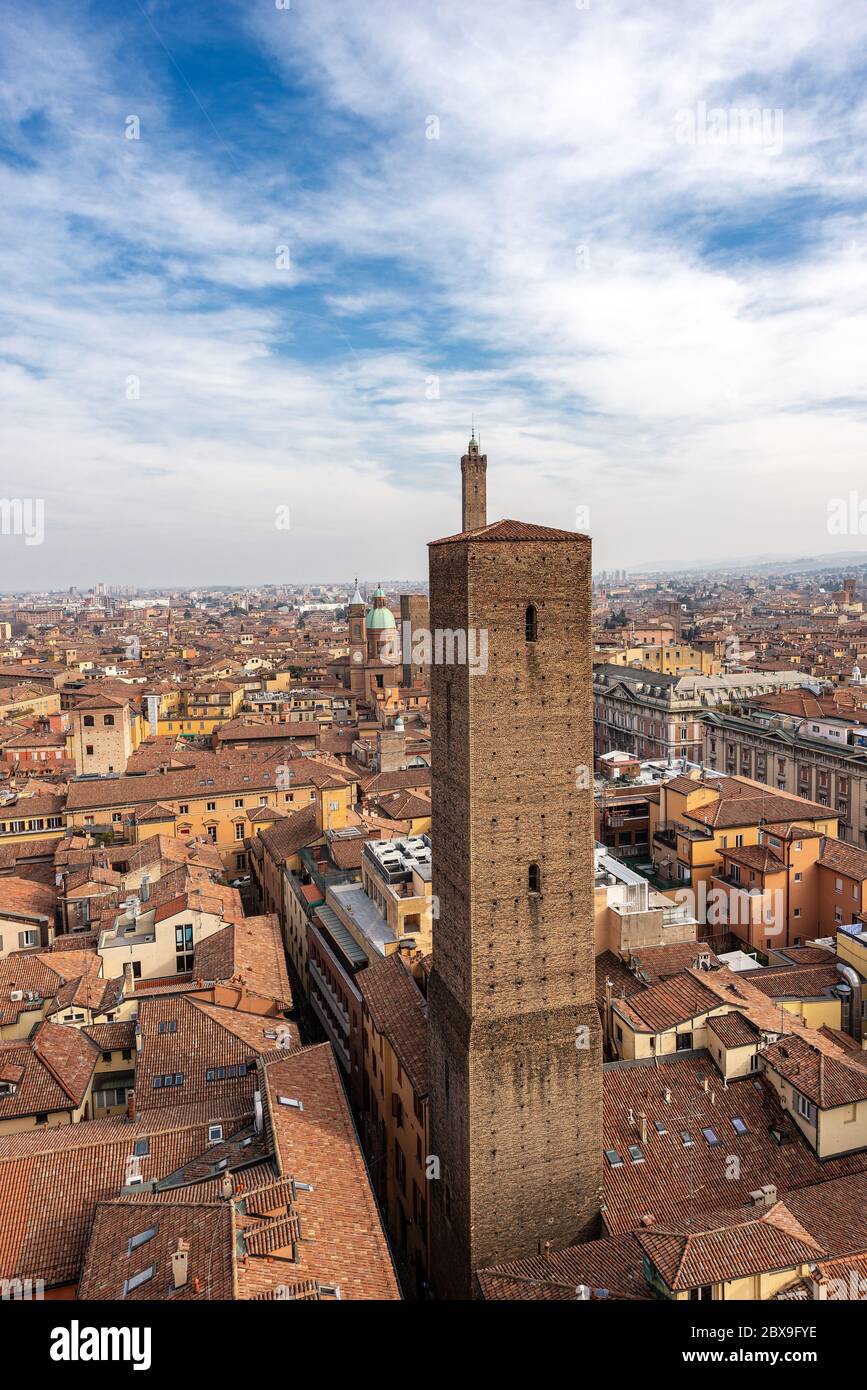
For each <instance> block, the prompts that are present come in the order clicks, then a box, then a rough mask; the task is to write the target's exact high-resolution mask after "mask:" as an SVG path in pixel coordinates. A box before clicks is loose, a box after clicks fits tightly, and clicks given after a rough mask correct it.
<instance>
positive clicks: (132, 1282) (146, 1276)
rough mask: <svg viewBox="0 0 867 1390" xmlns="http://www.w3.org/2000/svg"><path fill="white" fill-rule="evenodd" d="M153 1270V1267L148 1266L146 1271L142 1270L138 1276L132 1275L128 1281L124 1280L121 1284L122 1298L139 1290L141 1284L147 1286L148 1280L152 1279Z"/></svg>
mask: <svg viewBox="0 0 867 1390" xmlns="http://www.w3.org/2000/svg"><path fill="white" fill-rule="evenodd" d="M155 1269H156V1266H155V1265H148V1267H147V1269H143V1270H142V1271H141V1273H140V1274H133V1275H131V1276H130V1278H129V1279H125V1280H124V1282H123V1296H124V1298H126V1295H127V1294H128V1293H132V1291H133V1289H138V1288H141V1286H142V1284H147V1283H148V1281H149V1280H150V1279H153V1277H154V1272H155Z"/></svg>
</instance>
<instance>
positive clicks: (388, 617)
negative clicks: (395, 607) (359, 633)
mask: <svg viewBox="0 0 867 1390" xmlns="http://www.w3.org/2000/svg"><path fill="white" fill-rule="evenodd" d="M365 621H366V623H367V630H368V632H382V631H383V630H384V629H385V628H393V627H396V626H397V624H396V623H395V621H394V614H393V613H392V611H391V609H390V608H371V609H369V610H368V613H367V618H366V619H365Z"/></svg>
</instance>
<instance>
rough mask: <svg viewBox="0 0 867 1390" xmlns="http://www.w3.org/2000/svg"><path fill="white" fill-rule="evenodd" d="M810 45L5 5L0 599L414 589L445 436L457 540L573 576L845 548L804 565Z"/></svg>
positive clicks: (789, 25)
mask: <svg viewBox="0 0 867 1390" xmlns="http://www.w3.org/2000/svg"><path fill="white" fill-rule="evenodd" d="M284 6H285V8H284ZM831 18H832V16H831V14H830V13H829V9H828V6H827V4H826V2H825V0H818V3H816V2H815V0H799V3H798V4H797V5H792V4H791V3H790V0H695V2H694V3H693V2H692V0H671V2H670V3H665V0H663V2H662V3H659V2H658V0H657V3H653V4H648V3H646V0H589V3H586V7H585V0H579V3H578V4H576V3H575V0H538V3H534V4H528V3H527V2H526V0H496V3H491V0H438V3H426V0H404V3H401V4H400V5H397V4H395V3H394V0H391V3H389V2H388V0H291V3H290V0H276V3H275V0H243V3H238V4H234V3H232V0H221V3H219V4H209V5H190V4H189V3H184V2H183V0H130V3H127V4H124V5H119V4H117V3H116V0H110V2H106V3H94V4H86V3H84V2H83V0H42V3H40V4H39V5H34V4H32V3H29V2H28V0H5V3H4V5H3V7H2V34H0V299H2V302H0V453H2V494H3V496H4V497H6V498H19V497H20V498H32V499H44V516H45V522H44V528H45V539H44V542H43V544H41V545H30V546H27V545H25V544H24V541H23V538H22V537H20V536H14V535H0V589H3V590H9V589H13V588H23V587H30V588H42V587H48V586H51V585H68V584H72V583H77V584H82V585H84V584H91V583H93V582H95V581H96V580H100V579H101V580H104V581H106V582H107V583H132V584H139V585H159V584H162V583H165V584H168V585H170V584H175V585H179V584H188V585H195V584H206V583H228V584H243V583H259V582H268V581H272V582H280V581H297V580H305V579H315V578H323V579H326V578H342V577H344V576H352V575H354V574H355V573H356V572H358V573H359V574H360V575H361V576H363V577H366V578H368V579H376V578H378V577H380V576H382V577H386V576H388V577H407V578H409V577H416V576H419V577H420V576H423V575H424V574H425V573H426V566H427V556H426V551H425V542H426V540H428V539H430V538H432V537H433V536H436V535H442V534H448V533H450V532H452V531H454V530H457V529H458V526H459V520H460V517H459V500H458V499H459V474H458V461H459V458H460V455H461V453H462V452H463V451H464V449H465V447H466V442H467V438H468V436H469V431H470V422H471V419H473V418H474V419H475V422H476V425H477V428H478V430H479V431H480V433H481V440H482V447H483V449H484V450H485V452H486V453H487V454H488V461H489V462H488V480H489V481H488V496H489V516H490V517H491V518H494V517H497V516H520V517H524V518H526V519H530V520H535V521H542V522H546V523H549V524H552V525H559V526H565V527H570V528H571V527H575V526H576V518H577V524H578V526H579V528H580V529H589V530H590V532H591V533H592V535H593V539H594V550H595V564H596V567H597V568H599V569H602V568H610V567H628V566H630V565H637V564H639V563H641V562H647V561H659V562H662V563H664V562H666V561H667V562H669V563H671V564H672V565H675V564H678V563H686V562H690V561H695V560H699V559H702V558H706V559H712V558H714V557H720V556H738V555H751V554H756V553H777V554H799V553H812V554H816V553H823V552H827V551H831V550H833V549H835V548H839V549H841V550H847V551H851V550H853V549H857V548H863V547H865V546H867V540H865V537H864V536H859V535H857V534H856V535H854V536H853V535H848V536H846V535H843V536H840V535H829V532H828V508H829V503H832V502H833V499H835V498H838V497H848V496H849V494H850V492H851V491H852V490H853V489H854V490H857V489H858V488H859V487H860V488H861V489H862V493H861V494H860V495H863V496H865V497H867V467H865V460H867V451H865V445H867V420H865V395H867V392H865V386H867V350H865V348H867V224H865V150H867V102H865V81H864V78H865V71H864V58H863V54H864V51H865V38H867V32H865V31H867V7H865V5H864V4H863V0H835V4H834V6H833V23H832V22H830V21H831ZM750 113H754V114H750ZM287 508H288V517H289V520H290V524H289V526H288V529H287V528H286V526H285V520H286V517H287V512H286V510H285V509H287ZM582 509H586V510H582ZM587 516H589V527H588V526H587V525H586V524H585V518H586V517H587ZM278 519H279V520H280V521H281V523H283V524H281V525H280V526H278V525H277V521H278ZM864 529H865V531H867V522H865V527H864Z"/></svg>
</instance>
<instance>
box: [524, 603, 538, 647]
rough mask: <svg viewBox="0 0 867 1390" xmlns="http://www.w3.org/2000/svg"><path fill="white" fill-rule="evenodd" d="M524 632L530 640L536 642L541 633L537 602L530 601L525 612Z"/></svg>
mask: <svg viewBox="0 0 867 1390" xmlns="http://www.w3.org/2000/svg"><path fill="white" fill-rule="evenodd" d="M524 633H525V635H526V638H527V641H528V642H535V640H536V638H537V637H538V635H539V619H538V615H537V613H536V605H535V603H528V604H527V610H526V612H525V614H524Z"/></svg>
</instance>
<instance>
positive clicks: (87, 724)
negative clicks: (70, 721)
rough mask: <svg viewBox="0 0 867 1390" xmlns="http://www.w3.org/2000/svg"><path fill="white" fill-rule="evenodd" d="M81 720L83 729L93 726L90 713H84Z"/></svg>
mask: <svg viewBox="0 0 867 1390" xmlns="http://www.w3.org/2000/svg"><path fill="white" fill-rule="evenodd" d="M81 722H82V724H83V725H84V727H85V729H92V728H93V715H92V714H86V715H85V716H84V718H83V720H82V721H81Z"/></svg>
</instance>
